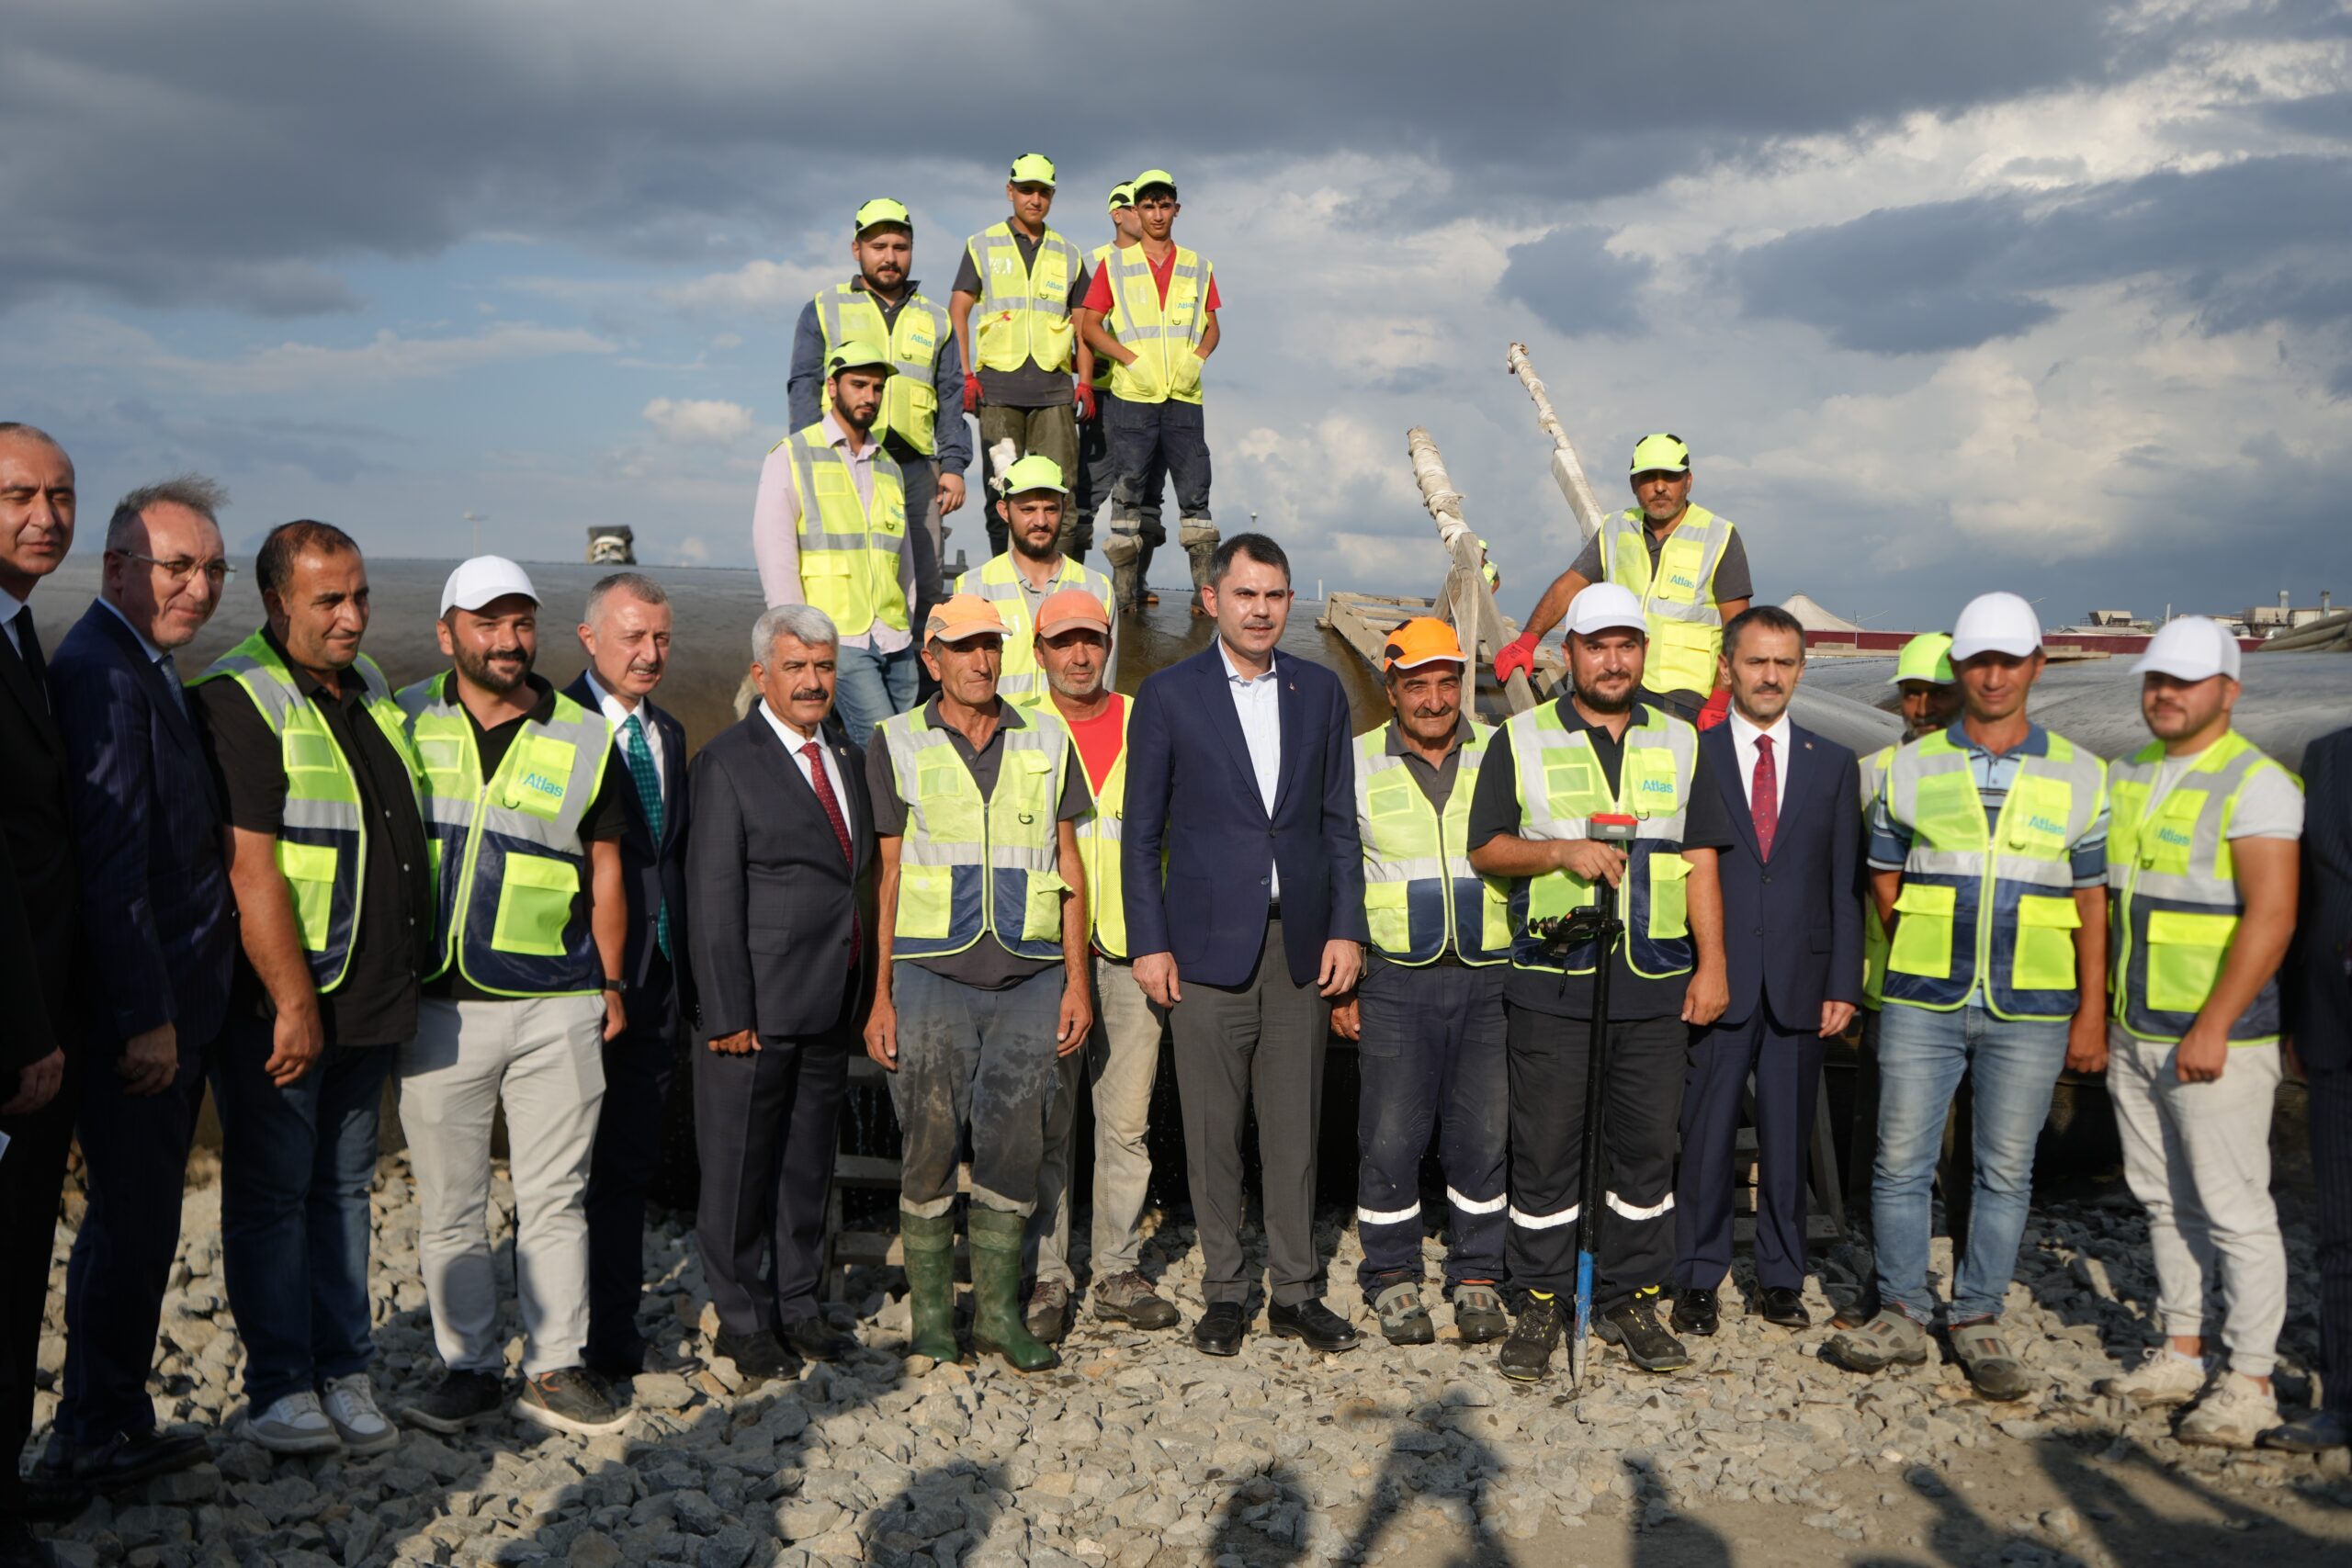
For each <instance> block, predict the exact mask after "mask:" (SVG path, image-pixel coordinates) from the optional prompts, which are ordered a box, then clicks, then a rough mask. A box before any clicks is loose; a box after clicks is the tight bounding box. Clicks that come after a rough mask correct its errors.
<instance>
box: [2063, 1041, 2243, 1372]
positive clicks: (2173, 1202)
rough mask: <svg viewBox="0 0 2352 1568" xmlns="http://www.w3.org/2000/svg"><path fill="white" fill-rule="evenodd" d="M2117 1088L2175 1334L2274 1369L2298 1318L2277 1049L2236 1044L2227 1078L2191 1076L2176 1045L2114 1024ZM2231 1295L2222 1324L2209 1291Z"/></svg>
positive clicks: (2160, 1303)
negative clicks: (2279, 1193) (2277, 1192)
mask: <svg viewBox="0 0 2352 1568" xmlns="http://www.w3.org/2000/svg"><path fill="white" fill-rule="evenodd" d="M2108 1043H2109V1057H2108V1069H2107V1089H2108V1094H2109V1098H2110V1099H2112V1100H2113V1101H2114V1103H2115V1120H2116V1124H2117V1126H2118V1127H2119V1128H2120V1131H2121V1133H2122V1135H2123V1175H2124V1179H2126V1180H2127V1181H2129V1182H2130V1183H2131V1191H2132V1194H2133V1196H2135V1197H2137V1198H2138V1199H2139V1200H2140V1201H2141V1202H2142V1203H2143V1204H2144V1205H2145V1206H2146V1208H2147V1211H2148V1241H2149V1245H2150V1246H2151V1247H2153V1248H2154V1252H2155V1255H2156V1312H2157V1315H2158V1317H2159V1318H2160V1319H2161V1320H2162V1323H2163V1326H2164V1332H2165V1334H2166V1335H2167V1336H2172V1335H2177V1336H2181V1337H2188V1336H2190V1335H2197V1336H2201V1337H2205V1338H2206V1339H2208V1340H2209V1341H2210V1340H2211V1339H2213V1338H2215V1337H2218V1338H2219V1339H2220V1340H2221V1342H2222V1346H2223V1347H2224V1348H2227V1350H2228V1351H2229V1358H2230V1370H2231V1371H2235V1372H2239V1373H2242V1374H2244V1375H2245V1376H2246V1377H2254V1378H2267V1377H2268V1376H2269V1375H2270V1370H2271V1368H2272V1366H2273V1365H2274V1364H2275V1363H2276V1361H2277V1359H2278V1357H2277V1354H2276V1352H2277V1348H2278V1328H2279V1325H2281V1324H2282V1323H2284V1322H2285V1321H2286V1316H2287V1247H2286V1244H2285V1243H2284V1242H2283V1241H2281V1240H2280V1239H2279V1235H2278V1207H2277V1206H2276V1205H2275V1204H2273V1203H2272V1202H2271V1201H2270V1112H2271V1101H2272V1100H2274V1099H2275V1098H2276V1097H2277V1095H2278V1073H2279V1066H2278V1046H2276V1045H2233V1046H2232V1047H2231V1048H2230V1055H2229V1062H2228V1064H2227V1065H2226V1066H2223V1067H2222V1076H2221V1077H2219V1078H2217V1079H2215V1080H2214V1081H2213V1082H2211V1083H2193V1084H2188V1083H2182V1082H2181V1081H2180V1079H2179V1077H2177V1075H2176V1074H2175V1072H2174V1071H2173V1052H2174V1047H2173V1046H2172V1045H2171V1044H2169V1043H2162V1042H2157V1041H2152V1040H2141V1039H2138V1038H2136V1037H2135V1036H2133V1035H2131V1034H2127V1033H2125V1032H2123V1031H2122V1030H2120V1029H2110V1030H2109V1033H2108ZM2216 1293H2218V1294H2219V1296H2220V1299H2221V1305H2222V1312H2221V1314H2220V1333H2219V1335H2218V1336H2217V1335H2216V1334H2215V1332H2214V1327H2213V1324H2214V1316H2213V1314H2211V1313H2210V1312H2209V1311H2208V1303H2209V1301H2210V1300H2211V1298H2212V1297H2213V1296H2214V1295H2215V1294H2216Z"/></svg>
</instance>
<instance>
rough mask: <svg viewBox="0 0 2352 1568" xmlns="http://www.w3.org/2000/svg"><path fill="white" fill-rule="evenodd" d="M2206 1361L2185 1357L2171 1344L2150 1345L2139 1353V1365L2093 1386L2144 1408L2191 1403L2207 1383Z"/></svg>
mask: <svg viewBox="0 0 2352 1568" xmlns="http://www.w3.org/2000/svg"><path fill="white" fill-rule="evenodd" d="M2205 1379H2206V1366H2205V1362H2204V1361H2203V1360H2202V1359H2199V1357H2196V1356H2184V1355H2182V1354H2181V1353H2180V1352H2179V1351H2177V1350H2176V1349H2174V1348H2172V1347H2171V1346H2169V1345H2151V1346H2149V1347H2148V1348H2146V1349H2145V1350H2143V1351H2142V1352H2141V1353H2140V1364H2139V1365H2138V1366H2136V1367H2134V1368H2132V1369H2131V1371H2128V1372H2124V1373H2122V1374H2120V1376H2117V1377H2111V1378H2101V1379H2100V1380H2099V1381H2098V1382H2097V1383H2096V1384H2094V1385H2093V1388H2094V1392H2096V1393H2105V1394H2111V1395H2113V1396H2115V1397H2117V1398H2119V1399H2122V1400H2126V1401H2128V1402H2129V1403H2131V1404H2135V1405H2138V1406H2140V1407H2141V1408H2142V1409H2156V1408H2159V1407H2161V1406H2164V1405H2168V1404H2188V1402H2189V1401H2190V1400H2192V1399H2194V1398H2196V1397H2197V1394H2198V1391H2199V1390H2200V1389H2202V1388H2203V1387H2204V1386H2205Z"/></svg>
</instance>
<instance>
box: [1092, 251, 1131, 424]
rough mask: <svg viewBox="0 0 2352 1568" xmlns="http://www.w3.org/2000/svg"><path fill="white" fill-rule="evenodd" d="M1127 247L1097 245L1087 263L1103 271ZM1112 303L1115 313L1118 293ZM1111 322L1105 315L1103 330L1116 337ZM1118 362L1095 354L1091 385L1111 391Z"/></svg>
mask: <svg viewBox="0 0 2352 1568" xmlns="http://www.w3.org/2000/svg"><path fill="white" fill-rule="evenodd" d="M1127 248H1129V247H1126V246H1122V245H1115V244H1114V245H1097V246H1095V247H1094V254H1093V255H1092V256H1091V257H1089V258H1088V262H1087V265H1088V266H1089V267H1090V268H1091V269H1092V270H1093V271H1095V272H1101V271H1102V270H1103V268H1104V267H1106V266H1108V265H1111V257H1112V256H1113V255H1114V254H1116V253H1117V252H1119V251H1121V250H1124V249H1127ZM1111 303H1112V307H1113V311H1114V314H1115V313H1116V310H1117V306H1118V297H1117V296H1116V295H1114V296H1112V300H1111ZM1111 323H1112V318H1111V317H1110V316H1104V317H1103V330H1104V331H1105V332H1108V333H1111V335H1112V336H1114V337H1116V336H1117V335H1118V331H1117V329H1116V328H1115V327H1114V326H1113V325H1112V324H1111ZM1118 364H1119V362H1118V361H1117V360H1115V359H1113V358H1112V357H1110V356H1109V355H1103V354H1098V355H1095V356H1094V376H1093V378H1092V380H1091V383H1090V385H1091V386H1092V387H1093V388H1094V389H1095V390H1096V391H1098V392H1107V391H1109V390H1110V389H1111V372H1112V371H1113V370H1114V369H1116V368H1117V367H1118Z"/></svg>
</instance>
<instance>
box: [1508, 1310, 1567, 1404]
mask: <svg viewBox="0 0 2352 1568" xmlns="http://www.w3.org/2000/svg"><path fill="white" fill-rule="evenodd" d="M1566 1331H1567V1323H1566V1317H1565V1315H1564V1314H1563V1312H1562V1309H1561V1305H1560V1298H1559V1297H1557V1296H1545V1295H1538V1294H1536V1293H1535V1292H1532V1291H1531V1292H1528V1295H1527V1307H1526V1310H1524V1311H1522V1312H1521V1314H1519V1321H1518V1322H1517V1323H1515V1324H1513V1325H1511V1330H1510V1338H1508V1339H1506V1340H1504V1341H1503V1352H1502V1355H1501V1357H1500V1359H1499V1361H1498V1365H1499V1367H1500V1370H1501V1371H1502V1374H1503V1376H1505V1377H1507V1378H1509V1379H1510V1380H1511V1381H1512V1382H1543V1381H1544V1379H1545V1378H1547V1377H1549V1376H1551V1375H1552V1352H1553V1351H1555V1350H1556V1349H1558V1348H1560V1340H1561V1338H1562V1337H1564V1336H1565V1335H1566Z"/></svg>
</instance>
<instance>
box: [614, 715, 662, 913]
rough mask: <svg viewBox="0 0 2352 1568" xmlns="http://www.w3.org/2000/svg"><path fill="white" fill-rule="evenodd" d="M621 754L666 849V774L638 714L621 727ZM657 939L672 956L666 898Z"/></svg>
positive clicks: (656, 841) (657, 841) (657, 845)
mask: <svg viewBox="0 0 2352 1568" xmlns="http://www.w3.org/2000/svg"><path fill="white" fill-rule="evenodd" d="M621 755H622V756H623V757H624V758H626V759H627V760H628V776H629V777H630V778H631V779H633V780H635V781H636V783H637V802H638V804H639V806H642V807H645V821H646V825H647V826H648V827H650V828H651V829H653V852H654V857H655V858H656V859H657V860H658V859H660V857H661V852H662V775H661V774H660V773H655V772H654V771H653V749H652V748H651V747H650V746H648V745H646V743H645V726H644V725H643V724H641V723H639V721H638V716H637V715H635V714H631V715H629V716H628V721H627V722H626V723H624V724H623V725H622V726H621ZM653 940H654V942H655V943H656V944H658V945H659V946H660V947H661V949H662V957H664V958H667V957H669V956H670V906H669V903H668V901H667V900H664V901H663V903H662V908H659V909H658V910H656V911H655V912H654V915H653Z"/></svg>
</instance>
